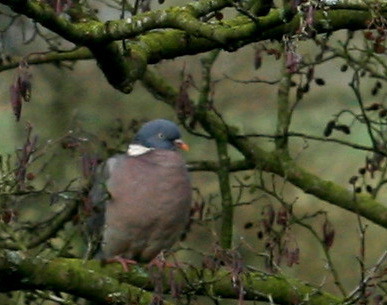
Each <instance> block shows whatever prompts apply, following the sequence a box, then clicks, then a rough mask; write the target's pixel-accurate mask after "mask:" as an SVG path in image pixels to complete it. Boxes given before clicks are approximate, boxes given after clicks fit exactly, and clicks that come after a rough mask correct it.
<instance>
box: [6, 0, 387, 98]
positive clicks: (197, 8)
mask: <svg viewBox="0 0 387 305" xmlns="http://www.w3.org/2000/svg"><path fill="white" fill-rule="evenodd" d="M374 2H375V1H374ZM374 2H371V3H374ZM0 3H2V4H4V5H7V6H9V7H10V8H11V9H12V10H14V11H15V12H16V13H19V14H23V15H25V16H27V17H29V18H31V19H33V20H34V21H35V22H38V23H40V24H42V25H43V26H44V27H46V28H47V29H49V30H51V31H53V32H55V33H57V34H59V35H60V36H62V37H63V38H65V39H67V40H69V41H71V42H73V43H74V44H75V45H77V46H79V47H81V46H82V47H87V48H89V49H90V50H91V52H92V53H93V55H94V58H95V59H96V60H97V64H98V66H99V67H100V68H101V69H102V71H103V73H104V74H105V76H106V77H107V79H108V81H109V82H110V84H111V85H112V86H113V87H115V88H116V89H118V90H120V91H122V92H125V93H129V92H130V91H131V90H132V84H133V82H135V81H136V80H137V79H140V78H141V77H142V76H143V73H144V71H145V67H146V65H147V64H152V63H156V62H158V61H160V60H162V59H168V58H175V57H178V56H183V55H189V54H198V53H201V52H206V51H209V50H213V49H215V48H222V49H225V50H229V51H233V50H236V49H238V48H240V47H242V46H244V45H246V44H249V43H251V42H256V41H261V40H266V39H280V38H282V37H283V35H285V34H292V33H295V32H296V31H297V29H298V28H299V24H300V16H299V15H293V14H288V13H285V12H284V11H283V9H272V10H270V12H268V13H267V15H265V16H260V17H257V18H256V19H255V20H251V18H249V17H248V16H237V17H234V18H231V19H229V20H222V21H219V22H211V23H210V22H204V21H201V20H200V17H202V16H204V15H206V14H208V13H211V12H215V11H218V10H221V9H222V8H224V7H227V6H232V3H231V2H230V1H226V0H216V1H214V0H201V1H197V2H193V3H191V4H189V5H186V6H182V7H172V8H168V9H165V10H157V11H151V12H146V13H143V14H139V15H136V16H133V17H132V18H127V19H125V20H113V21H107V22H100V21H98V20H96V18H95V16H94V15H92V16H89V17H88V18H82V20H81V22H76V23H73V22H71V21H70V20H68V19H67V18H65V17H61V16H58V15H57V14H56V13H55V11H54V10H53V9H52V8H51V7H49V6H48V5H47V4H45V3H44V2H42V1H33V0H31V1H27V0H0ZM351 3H352V2H351V1H346V5H345V9H343V6H342V5H341V6H339V5H337V6H334V5H333V6H331V7H330V9H329V10H327V11H317V12H316V14H315V16H314V24H313V27H314V29H315V30H316V31H317V32H318V33H325V32H331V31H336V30H340V29H350V30H356V29H363V28H367V27H368V26H369V21H370V20H372V18H373V15H372V12H371V11H370V10H369V7H368V6H367V5H360V4H359V2H358V1H355V2H353V4H352V5H351ZM375 3H376V2H375ZM380 13H381V14H383V16H384V17H386V16H387V11H386V8H385V7H384V6H381V8H380ZM285 15H286V18H288V19H286V18H284V16H285ZM157 29H163V31H155V30H157ZM122 39H130V40H127V41H126V47H125V48H122V47H121V46H120V44H118V43H117V44H116V43H115V42H114V41H116V40H122ZM79 58H80V59H84V58H85V53H82V54H81V53H79ZM62 59H64V58H63V55H62V58H61V56H60V54H58V57H57V58H56V59H55V58H52V60H53V61H54V62H55V61H58V60H62ZM1 66H2V65H0V70H1V69H4V68H1ZM8 67H11V66H10V65H8Z"/></svg>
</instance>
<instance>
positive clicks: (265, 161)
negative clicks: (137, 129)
mask: <svg viewBox="0 0 387 305" xmlns="http://www.w3.org/2000/svg"><path fill="white" fill-rule="evenodd" d="M143 83H144V85H145V86H146V87H147V88H149V91H150V92H152V93H153V94H154V96H155V97H156V98H158V99H161V100H165V99H164V97H168V102H169V103H170V101H171V98H172V97H173V96H174V97H175V98H174V99H173V100H176V97H177V92H176V91H175V90H174V89H173V88H172V87H171V86H168V85H167V84H166V81H165V79H162V78H158V77H155V76H154V75H153V73H152V72H151V71H149V70H148V72H147V73H146V74H145V77H144V79H143ZM204 116H205V117H204ZM203 120H205V122H206V123H205V124H206V125H207V126H211V128H213V129H219V130H222V129H223V128H224V122H223V121H222V120H221V119H220V118H219V117H218V116H217V115H216V114H215V113H213V112H211V111H210V110H209V111H207V112H203V113H202V117H201V121H203ZM227 130H228V139H229V143H230V144H231V145H233V146H234V147H235V148H236V149H238V151H239V152H241V153H242V154H243V155H244V157H245V158H246V160H249V161H248V162H249V163H252V164H254V167H255V168H257V169H260V170H263V171H267V172H271V173H275V174H277V175H279V176H281V177H284V178H285V177H286V179H287V181H289V182H290V183H292V184H293V185H295V186H297V187H299V188H300V189H302V190H303V191H304V192H305V193H308V194H311V195H314V196H316V197H317V198H320V199H321V200H324V201H327V202H329V203H331V204H333V205H336V206H339V207H341V208H343V209H346V210H348V211H351V212H354V213H358V214H359V215H361V216H363V217H365V218H367V219H369V220H370V221H372V222H374V223H376V224H379V225H381V226H383V227H385V228H387V208H386V207H385V206H384V205H382V204H381V203H379V202H378V201H376V200H374V199H372V197H371V196H369V195H356V196H357V197H356V200H354V194H353V192H351V191H349V190H347V189H346V188H344V187H342V186H339V185H337V184H335V183H333V182H331V181H327V180H324V179H321V178H319V177H317V176H315V175H314V174H312V173H310V172H308V171H306V170H305V169H303V168H302V167H300V166H298V165H297V164H296V163H294V162H293V161H291V160H281V158H280V156H278V155H277V154H274V153H269V152H266V151H264V150H262V149H261V148H260V147H259V146H258V145H256V144H254V142H253V141H251V140H249V139H247V138H241V137H240V134H239V131H238V129H237V128H235V127H233V126H230V125H228V126H227Z"/></svg>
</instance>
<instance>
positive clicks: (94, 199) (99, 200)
mask: <svg viewBox="0 0 387 305" xmlns="http://www.w3.org/2000/svg"><path fill="white" fill-rule="evenodd" d="M114 163H115V158H110V159H108V160H107V161H106V162H104V163H102V164H101V165H100V166H98V167H97V169H96V171H95V173H94V179H93V185H92V187H91V190H90V192H89V200H90V203H91V215H90V216H89V217H88V219H87V222H86V230H87V241H88V247H87V254H86V258H87V259H90V258H92V257H99V256H100V255H101V254H100V251H101V249H100V248H101V242H102V235H103V229H104V226H105V211H106V204H108V201H109V199H110V194H109V192H108V190H107V181H108V179H109V175H110V172H111V168H112V166H113V164H114Z"/></svg>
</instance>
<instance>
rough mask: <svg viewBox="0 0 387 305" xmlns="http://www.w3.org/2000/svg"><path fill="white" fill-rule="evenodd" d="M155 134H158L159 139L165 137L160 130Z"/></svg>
mask: <svg viewBox="0 0 387 305" xmlns="http://www.w3.org/2000/svg"><path fill="white" fill-rule="evenodd" d="M157 136H158V137H159V138H160V139H164V138H165V136H164V134H163V133H162V132H160V133H159V134H158V135H157Z"/></svg>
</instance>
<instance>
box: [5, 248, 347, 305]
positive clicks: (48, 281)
mask: <svg viewBox="0 0 387 305" xmlns="http://www.w3.org/2000/svg"><path fill="white" fill-rule="evenodd" d="M121 270H122V267H121V266H120V265H119V264H109V265H106V266H101V264H100V263H99V262H97V261H86V262H85V261H82V260H80V259H63V258H57V259H54V260H51V261H48V260H44V259H42V258H39V257H36V258H24V257H22V256H21V254H20V253H18V252H11V251H7V252H3V253H1V254H0V291H1V292H7V291H13V290H31V289H52V290H56V291H62V292H68V293H71V294H73V295H76V296H80V297H83V298H87V299H89V300H92V301H95V302H98V303H104V304H126V303H127V302H129V303H132V302H134V303H136V304H137V303H138V304H150V303H151V301H152V299H153V293H151V292H148V291H152V290H153V288H154V287H153V284H151V280H150V276H149V273H148V272H147V271H146V270H144V269H142V268H141V267H139V266H137V267H133V268H131V270H130V271H129V272H125V273H124V274H123V273H122V271H121ZM159 272H160V271H159ZM163 274H164V276H163V281H164V284H163V285H162V286H163V287H164V293H169V292H170V290H171V287H170V284H169V283H171V281H170V278H171V277H173V281H174V282H175V283H179V285H181V286H182V289H183V293H184V291H187V292H188V291H189V292H191V293H195V294H197V295H211V296H212V297H223V298H237V297H238V294H239V292H238V289H237V288H236V287H234V284H233V280H232V273H231V272H230V271H229V270H227V269H224V268H222V269H219V270H217V271H210V270H206V269H204V270H200V271H199V270H197V269H195V268H192V267H191V268H185V269H175V271H173V272H171V270H170V269H168V268H167V269H165V270H163ZM241 281H242V283H243V287H244V289H245V294H244V299H245V300H262V301H267V300H269V299H272V300H273V301H274V302H275V303H277V304H294V302H295V300H297V301H302V300H308V304H312V305H320V304H339V303H340V302H341V301H342V300H341V299H340V298H338V297H335V296H333V295H331V294H328V293H324V292H322V291H321V290H320V289H318V288H316V287H313V286H310V285H307V284H304V283H302V282H300V281H297V280H295V279H291V278H286V277H283V276H280V275H278V276H277V275H270V274H265V273H262V272H245V273H244V274H243V275H242V276H241ZM138 287H143V289H142V288H138ZM145 289H146V290H148V291H146V290H145ZM171 302H172V301H171ZM165 304H170V302H165Z"/></svg>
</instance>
